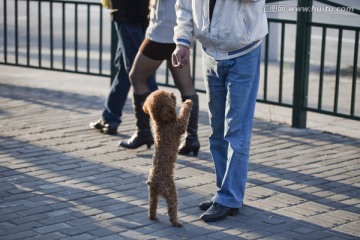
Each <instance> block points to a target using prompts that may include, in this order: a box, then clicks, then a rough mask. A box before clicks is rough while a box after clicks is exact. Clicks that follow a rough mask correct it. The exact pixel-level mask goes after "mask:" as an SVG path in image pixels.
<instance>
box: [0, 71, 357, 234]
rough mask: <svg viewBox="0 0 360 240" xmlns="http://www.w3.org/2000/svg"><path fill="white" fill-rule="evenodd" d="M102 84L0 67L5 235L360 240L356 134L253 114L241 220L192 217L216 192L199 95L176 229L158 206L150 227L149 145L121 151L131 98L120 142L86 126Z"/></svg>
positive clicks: (182, 162) (179, 167) (1, 226)
mask: <svg viewBox="0 0 360 240" xmlns="http://www.w3.org/2000/svg"><path fill="white" fill-rule="evenodd" d="M108 87H109V80H108V79H104V78H100V77H92V76H84V75H75V74H69V73H62V72H55V71H44V70H35V69H28V68H20V67H10V66H3V65H0V239H1V240H7V239H47V240H50V239H76V240H82V239H84V240H85V239H307V240H308V239H360V137H359V138H357V137H349V136H344V135H339V134H334V133H331V127H330V129H328V130H327V131H328V132H324V131H319V130H315V129H305V130H299V129H293V128H290V127H289V126H288V125H286V124H280V123H277V122H273V121H264V120H261V119H256V120H255V122H254V129H253V138H252V147H251V160H250V164H249V179H248V185H247V191H246V197H245V200H244V207H243V208H242V209H241V211H240V215H238V216H236V217H228V218H227V219H225V220H223V221H220V222H217V223H210V224H208V223H204V222H202V221H200V220H198V217H199V215H200V214H201V211H200V210H199V209H198V208H197V204H198V203H199V202H201V201H203V200H205V199H208V198H209V197H210V196H211V195H212V193H213V192H214V191H215V182H214V169H213V163H212V161H211V156H210V153H209V148H208V145H207V137H208V134H209V125H208V119H207V112H206V104H205V102H204V101H205V98H204V96H203V95H201V98H200V99H201V108H200V129H199V134H200V141H201V144H202V147H201V149H200V150H201V151H200V153H199V155H198V157H192V156H179V158H178V161H177V164H176V170H175V178H176V184H177V189H178V193H179V216H180V221H181V222H182V223H183V224H184V227H183V228H173V227H171V226H170V224H169V221H168V216H167V214H166V204H165V202H164V201H163V200H161V201H160V205H159V210H158V217H159V220H158V221H151V220H149V219H148V217H147V210H148V201H147V189H146V184H145V180H146V177H147V173H148V170H149V166H150V163H151V157H152V151H153V149H150V150H147V149H146V148H145V147H144V148H141V149H138V150H124V149H120V148H118V147H117V142H118V141H119V140H120V139H124V138H128V137H129V136H131V134H132V133H133V131H134V129H135V128H134V117H133V112H132V107H131V101H130V99H129V101H128V102H127V105H126V107H125V110H124V116H123V124H122V125H121V126H120V128H119V134H118V135H116V136H108V135H102V134H99V133H97V132H95V131H93V130H90V129H89V128H88V123H89V122H90V121H93V120H96V119H98V118H99V117H100V112H101V108H102V105H103V101H104V96H105V95H106V93H107V90H108ZM170 90H172V91H175V92H176V90H174V89H170ZM178 99H179V98H178ZM349 126H350V124H349ZM350 127H351V126H350Z"/></svg>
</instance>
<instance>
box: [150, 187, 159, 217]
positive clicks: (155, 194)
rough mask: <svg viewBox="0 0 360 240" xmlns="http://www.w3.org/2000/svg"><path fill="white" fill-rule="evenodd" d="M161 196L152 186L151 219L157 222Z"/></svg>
mask: <svg viewBox="0 0 360 240" xmlns="http://www.w3.org/2000/svg"><path fill="white" fill-rule="evenodd" d="M159 196H160V194H159V193H158V192H157V191H156V190H155V188H153V187H152V186H149V204H150V206H149V218H150V219H151V220H156V219H157V217H156V210H157V206H158V202H159Z"/></svg>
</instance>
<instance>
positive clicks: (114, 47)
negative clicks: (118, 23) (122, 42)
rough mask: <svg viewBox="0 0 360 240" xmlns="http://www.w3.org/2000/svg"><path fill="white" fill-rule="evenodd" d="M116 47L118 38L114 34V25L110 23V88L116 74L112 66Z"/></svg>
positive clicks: (113, 65)
mask: <svg viewBox="0 0 360 240" xmlns="http://www.w3.org/2000/svg"><path fill="white" fill-rule="evenodd" d="M117 45H118V37H117V33H116V28H115V24H114V23H113V22H112V23H111V62H110V66H111V68H110V69H111V73H110V77H111V79H110V86H111V85H112V83H113V81H114V79H115V76H116V73H117V69H116V67H115V64H114V60H115V55H116V50H117Z"/></svg>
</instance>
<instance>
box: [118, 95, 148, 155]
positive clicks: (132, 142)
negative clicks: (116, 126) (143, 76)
mask: <svg viewBox="0 0 360 240" xmlns="http://www.w3.org/2000/svg"><path fill="white" fill-rule="evenodd" d="M149 94H150V93H144V94H141V95H138V94H134V98H133V99H134V101H133V106H134V111H135V117H136V126H137V130H136V132H135V133H134V134H133V135H132V137H131V138H130V139H129V140H127V141H121V142H119V146H122V147H124V148H128V149H136V148H139V147H141V146H143V145H146V146H147V148H150V147H151V145H153V144H154V138H153V136H152V134H151V128H150V116H149V115H147V114H146V113H145V112H144V111H143V109H142V108H143V105H144V102H145V100H146V98H147V96H149Z"/></svg>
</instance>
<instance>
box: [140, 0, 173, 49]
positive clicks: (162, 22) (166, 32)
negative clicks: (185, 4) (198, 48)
mask: <svg viewBox="0 0 360 240" xmlns="http://www.w3.org/2000/svg"><path fill="white" fill-rule="evenodd" d="M175 3H176V0H151V1H150V21H149V26H148V28H147V30H146V38H148V39H150V40H152V41H154V42H159V43H174V41H173V37H174V27H175V25H176V13H175Z"/></svg>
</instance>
